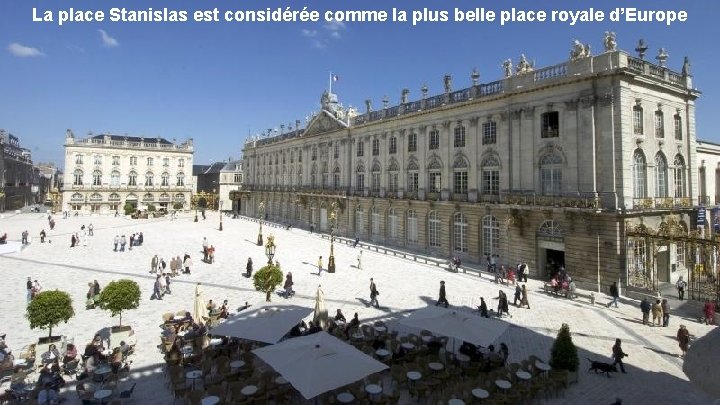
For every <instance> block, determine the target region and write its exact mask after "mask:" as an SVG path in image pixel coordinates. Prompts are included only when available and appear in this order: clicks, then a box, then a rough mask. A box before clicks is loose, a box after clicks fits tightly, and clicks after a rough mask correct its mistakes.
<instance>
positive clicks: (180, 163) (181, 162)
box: [178, 158, 185, 167]
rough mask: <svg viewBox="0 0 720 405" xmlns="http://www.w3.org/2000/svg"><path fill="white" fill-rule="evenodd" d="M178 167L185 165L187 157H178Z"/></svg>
mask: <svg viewBox="0 0 720 405" xmlns="http://www.w3.org/2000/svg"><path fill="white" fill-rule="evenodd" d="M178 167H185V159H183V158H180V159H178Z"/></svg>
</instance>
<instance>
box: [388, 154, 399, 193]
mask: <svg viewBox="0 0 720 405" xmlns="http://www.w3.org/2000/svg"><path fill="white" fill-rule="evenodd" d="M398 170H399V169H398V164H397V161H395V159H393V160H391V161H390V165H389V166H388V177H387V179H388V192H390V193H397V191H398Z"/></svg>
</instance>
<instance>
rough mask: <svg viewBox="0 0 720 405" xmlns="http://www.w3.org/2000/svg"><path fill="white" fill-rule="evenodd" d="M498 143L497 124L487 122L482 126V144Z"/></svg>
mask: <svg viewBox="0 0 720 405" xmlns="http://www.w3.org/2000/svg"><path fill="white" fill-rule="evenodd" d="M495 143H497V123H496V122H495V121H487V122H483V124H482V144H483V145H495Z"/></svg>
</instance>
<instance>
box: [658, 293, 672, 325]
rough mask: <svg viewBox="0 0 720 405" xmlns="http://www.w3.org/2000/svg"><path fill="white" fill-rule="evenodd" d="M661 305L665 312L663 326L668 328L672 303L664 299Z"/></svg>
mask: <svg viewBox="0 0 720 405" xmlns="http://www.w3.org/2000/svg"><path fill="white" fill-rule="evenodd" d="M660 306H661V307H662V313H663V327H665V328H667V327H668V326H669V325H670V303H669V302H668V300H665V299H664V300H662V304H660Z"/></svg>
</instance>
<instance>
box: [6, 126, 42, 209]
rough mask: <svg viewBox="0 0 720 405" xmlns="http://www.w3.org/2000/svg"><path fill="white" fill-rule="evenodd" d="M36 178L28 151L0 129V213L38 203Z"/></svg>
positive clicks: (14, 137) (11, 135) (18, 141)
mask: <svg viewBox="0 0 720 405" xmlns="http://www.w3.org/2000/svg"><path fill="white" fill-rule="evenodd" d="M38 177H39V176H38V173H37V172H36V171H35V169H34V168H33V163H32V157H31V154H30V150H29V149H26V148H23V147H21V146H20V140H19V139H18V137H16V136H15V135H13V134H11V133H9V132H7V131H5V130H4V129H0V181H2V182H1V183H0V212H2V211H5V210H15V209H19V208H21V207H24V206H26V205H30V204H35V203H36V202H38V196H37V193H38ZM39 202H41V203H42V201H39Z"/></svg>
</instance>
